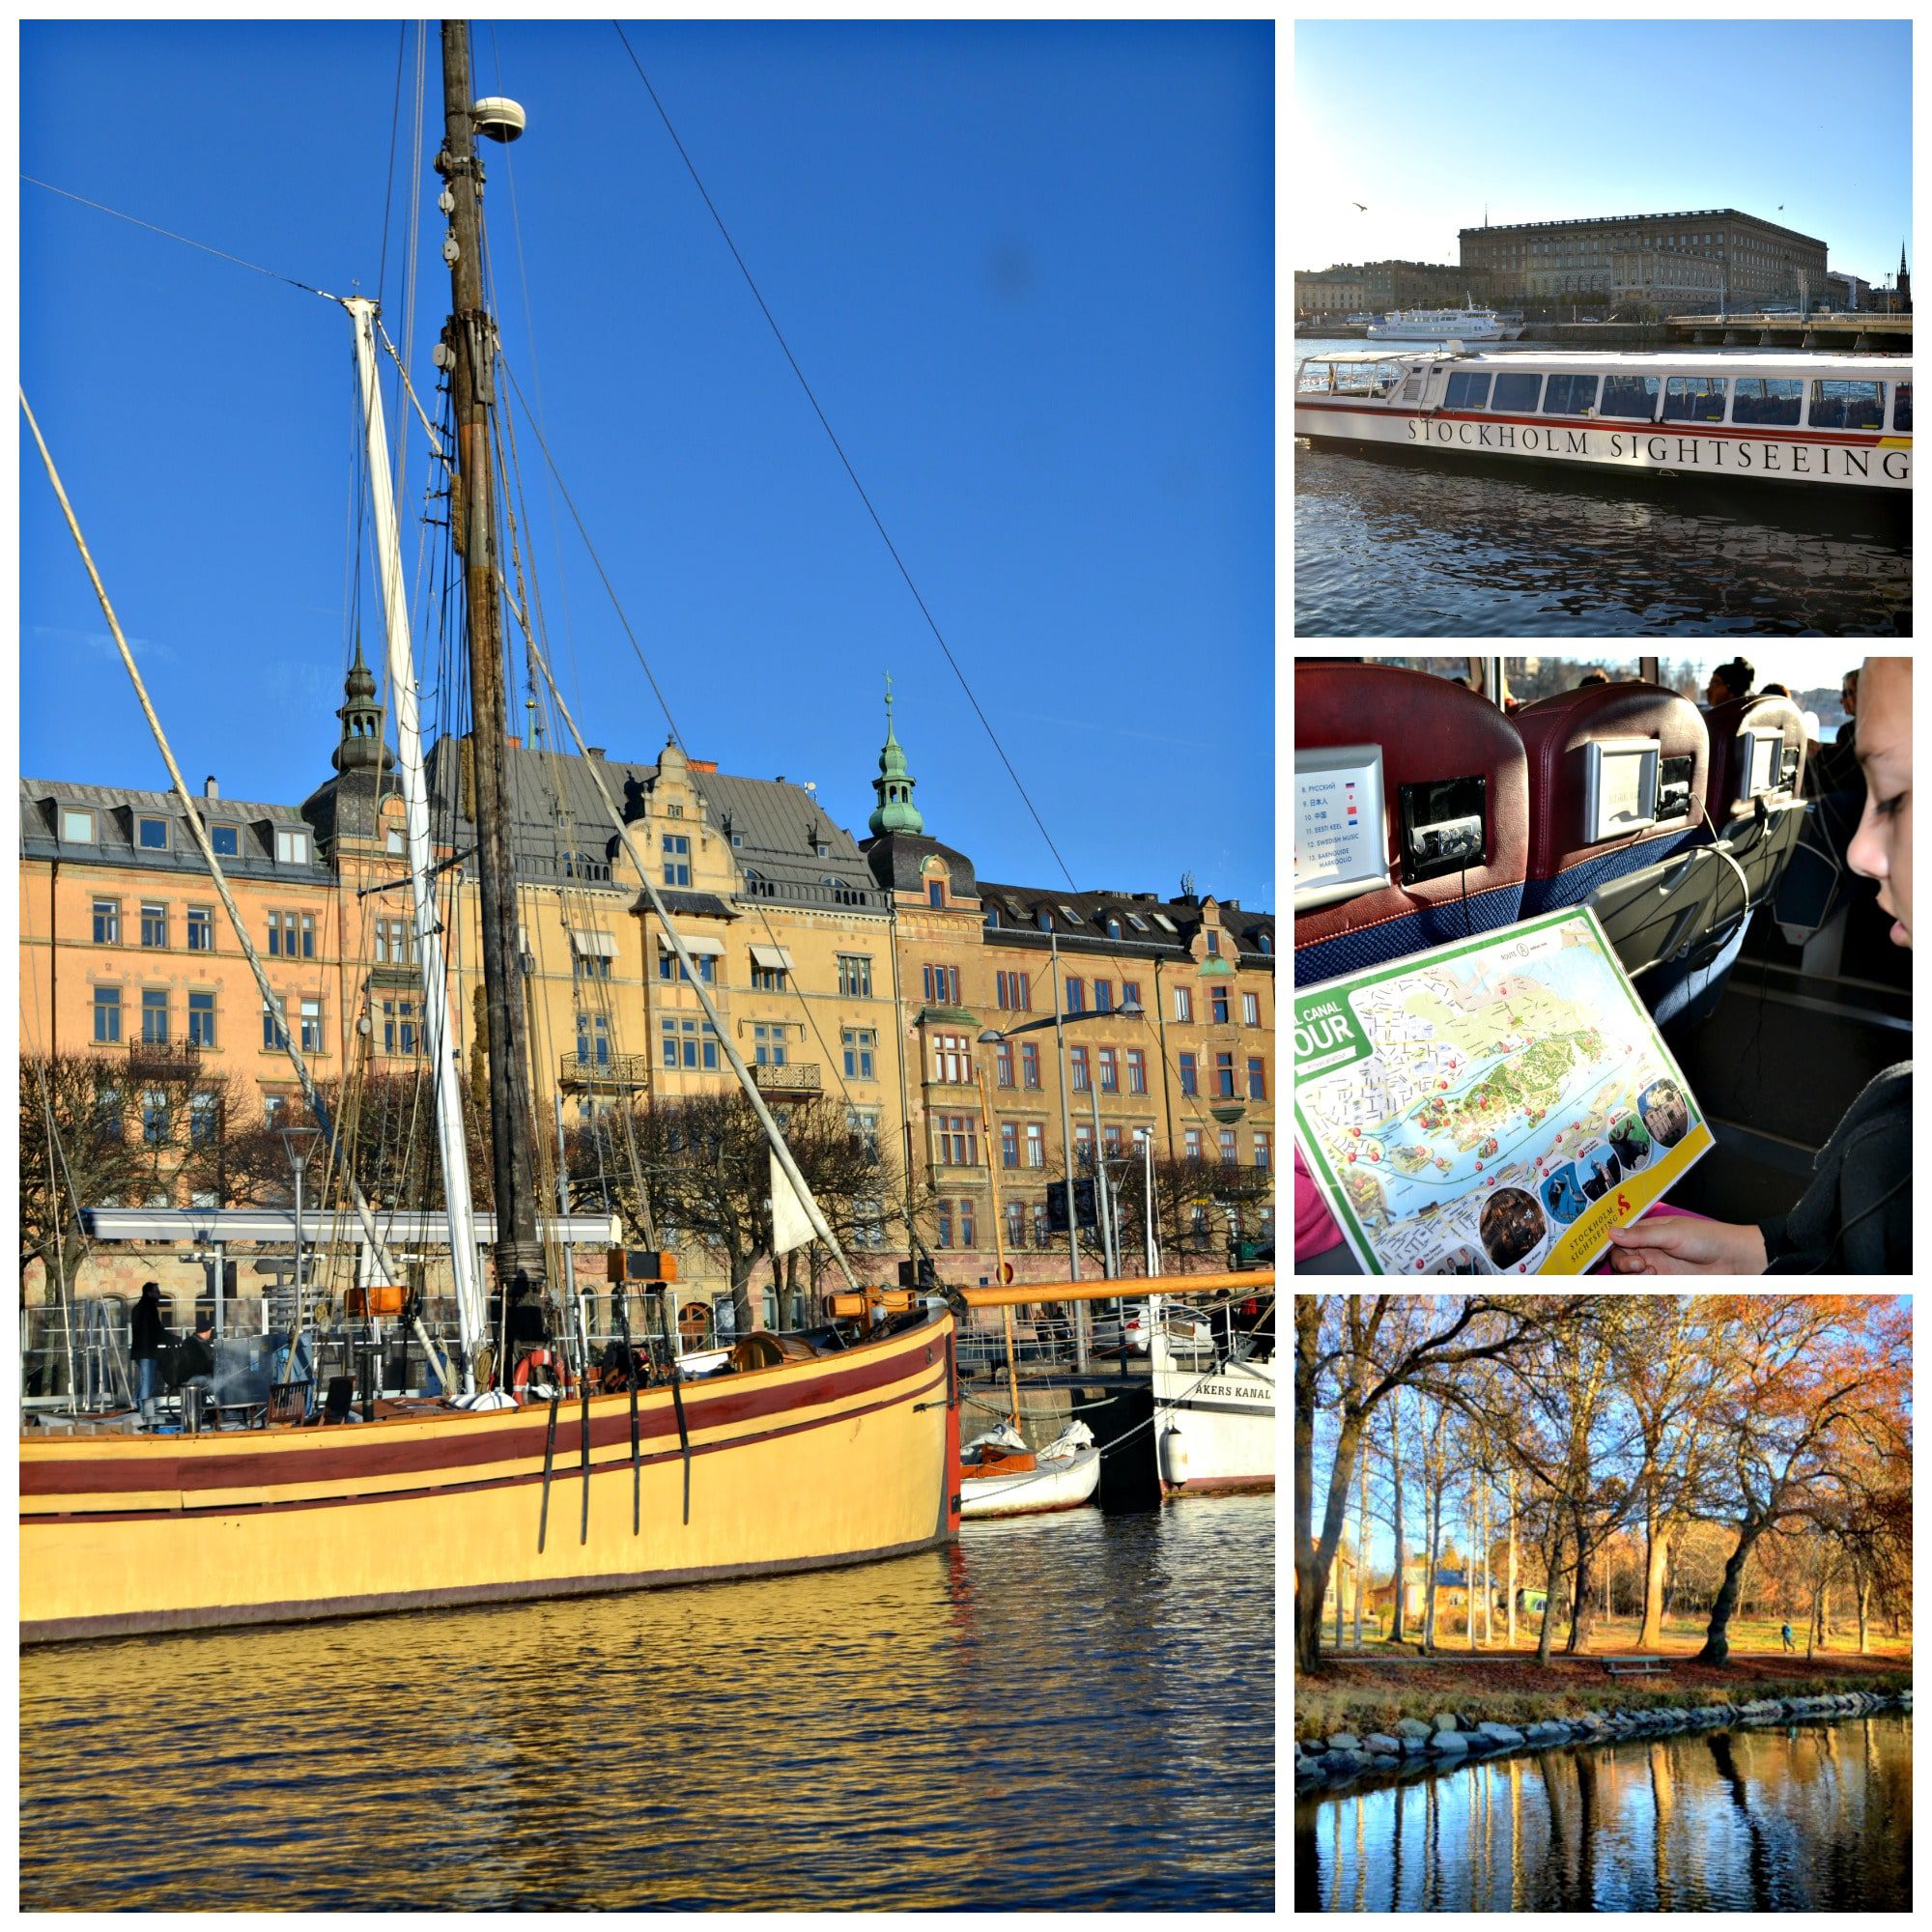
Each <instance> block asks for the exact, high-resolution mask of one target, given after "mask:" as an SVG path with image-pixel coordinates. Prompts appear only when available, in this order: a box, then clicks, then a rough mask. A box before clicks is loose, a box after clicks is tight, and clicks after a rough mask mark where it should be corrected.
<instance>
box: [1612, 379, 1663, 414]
mask: <svg viewBox="0 0 1932 1932" xmlns="http://www.w3.org/2000/svg"><path fill="white" fill-rule="evenodd" d="M1662 386H1663V384H1662V382H1661V381H1660V380H1659V379H1658V378H1657V377H1655V376H1605V378H1604V398H1603V401H1602V402H1600V403H1599V404H1598V405H1597V413H1598V414H1599V415H1600V416H1615V417H1616V418H1617V419H1618V420H1619V421H1621V422H1655V421H1656V420H1657V395H1658V391H1659V390H1660V389H1661V388H1662Z"/></svg>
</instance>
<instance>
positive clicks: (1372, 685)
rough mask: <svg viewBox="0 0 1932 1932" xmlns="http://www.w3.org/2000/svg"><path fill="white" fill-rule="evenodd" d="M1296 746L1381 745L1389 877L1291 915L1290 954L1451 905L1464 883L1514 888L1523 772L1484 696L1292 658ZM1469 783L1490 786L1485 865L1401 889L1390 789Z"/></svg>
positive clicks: (1524, 806)
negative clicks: (1425, 908) (1355, 894)
mask: <svg viewBox="0 0 1932 1932" xmlns="http://www.w3.org/2000/svg"><path fill="white" fill-rule="evenodd" d="M1294 742H1295V745H1296V747H1297V748H1301V747H1307V748H1310V749H1314V748H1318V747H1321V746H1328V745H1379V746H1380V747H1381V753H1382V807H1383V827H1382V830H1383V837H1384V838H1385V840H1386V848H1387V855H1388V859H1389V863H1390V866H1391V868H1392V869H1393V871H1394V877H1395V883H1394V884H1392V885H1390V886H1388V887H1385V888H1384V889H1383V890H1381V891H1380V892H1375V893H1365V894H1364V895H1362V896H1361V897H1359V898H1353V899H1349V900H1346V901H1344V902H1343V903H1342V904H1340V905H1330V906H1321V907H1318V908H1317V909H1316V910H1314V911H1313V912H1308V913H1298V914H1296V915H1295V921H1294V943H1295V945H1296V946H1297V947H1300V946H1312V945H1315V944H1316V943H1318V942H1319V941H1321V940H1323V939H1330V938H1333V937H1334V935H1335V934H1336V933H1338V932H1352V931H1355V930H1358V929H1359V928H1360V927H1362V926H1365V925H1377V924H1379V923H1381V922H1382V921H1384V920H1389V919H1396V918H1400V917H1401V916H1402V915H1403V914H1404V913H1406V912H1409V911H1412V910H1413V909H1414V908H1415V907H1417V906H1422V905H1441V904H1444V903H1446V902H1448V901H1449V900H1452V899H1459V898H1461V897H1462V895H1463V889H1464V885H1465V883H1466V886H1467V890H1468V891H1469V892H1470V893H1471V894H1472V895H1473V894H1475V893H1480V892H1488V891H1490V890H1492V889H1493V888H1494V887H1497V886H1508V885H1520V884H1521V883H1522V881H1523V879H1524V877H1525V876H1526V873H1525V869H1524V868H1525V867H1526V865H1527V863H1528V859H1529V780H1528V766H1527V764H1526V762H1525V760H1524V757H1523V750H1522V740H1521V739H1520V738H1519V737H1518V736H1517V733H1516V727H1515V725H1512V724H1511V723H1510V721H1509V720H1508V719H1507V718H1505V717H1504V716H1503V714H1502V713H1501V712H1500V711H1498V710H1497V709H1496V707H1495V706H1494V705H1493V704H1492V703H1490V701H1489V700H1488V699H1487V698H1484V697H1479V696H1477V695H1476V694H1475V693H1474V692H1473V691H1467V690H1464V689H1463V686H1461V685H1458V684H1452V683H1450V681H1449V680H1448V679H1447V678H1446V677H1435V676H1432V675H1430V674H1429V673H1428V672H1426V671H1419V670H1401V669H1398V668H1396V667H1395V666H1393V665H1376V664H1343V663H1340V662H1331V661H1327V660H1323V659H1321V658H1302V659H1297V660H1296V661H1295V666H1294ZM1477 777H1480V778H1484V779H1487V780H1488V781H1489V783H1488V786H1487V793H1488V823H1487V824H1486V825H1485V827H1484V839H1483V849H1484V850H1485V851H1486V852H1487V853H1488V854H1489V860H1488V863H1487V864H1485V865H1482V866H1471V867H1469V869H1468V871H1467V873H1466V874H1464V873H1461V872H1457V873H1448V874H1445V875H1444V876H1442V877H1440V878H1435V879H1424V880H1422V881H1421V882H1420V883H1419V884H1414V885H1409V884H1405V883H1404V882H1403V880H1402V875H1401V869H1400V867H1399V865H1398V863H1397V859H1396V852H1397V847H1398V843H1399V827H1400V825H1401V822H1402V821H1401V818H1400V816H1399V813H1398V810H1397V804H1396V788H1397V787H1398V786H1399V785H1405V784H1422V783H1426V782H1428V781H1432V780H1437V779H1456V778H1477Z"/></svg>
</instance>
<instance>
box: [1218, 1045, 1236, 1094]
mask: <svg viewBox="0 0 1932 1932" xmlns="http://www.w3.org/2000/svg"><path fill="white" fill-rule="evenodd" d="M1214 1093H1215V1095H1216V1097H1217V1098H1219V1099H1222V1100H1232V1099H1233V1098H1234V1097H1235V1056H1234V1055H1233V1054H1232V1053H1217V1054H1216V1055H1215V1056H1214Z"/></svg>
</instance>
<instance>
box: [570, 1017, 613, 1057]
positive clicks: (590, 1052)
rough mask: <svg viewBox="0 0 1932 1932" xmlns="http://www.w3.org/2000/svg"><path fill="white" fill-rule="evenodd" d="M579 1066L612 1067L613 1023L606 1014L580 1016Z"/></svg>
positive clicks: (578, 1027)
mask: <svg viewBox="0 0 1932 1932" xmlns="http://www.w3.org/2000/svg"><path fill="white" fill-rule="evenodd" d="M577 1064H578V1065H580V1066H609V1065H610V1064H611V1022H610V1021H609V1020H608V1019H607V1018H606V1017H605V1016H604V1014H602V1013H579V1014H578V1016H577Z"/></svg>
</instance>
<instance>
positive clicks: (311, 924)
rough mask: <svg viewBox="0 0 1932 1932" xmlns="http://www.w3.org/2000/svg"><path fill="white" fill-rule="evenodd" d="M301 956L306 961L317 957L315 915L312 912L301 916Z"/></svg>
mask: <svg viewBox="0 0 1932 1932" xmlns="http://www.w3.org/2000/svg"><path fill="white" fill-rule="evenodd" d="M301 956H302V957H303V958H304V959H313V958H314V957H315V915H314V913H312V912H305V913H303V914H302V916H301Z"/></svg>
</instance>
